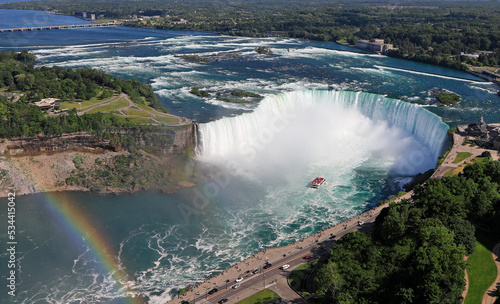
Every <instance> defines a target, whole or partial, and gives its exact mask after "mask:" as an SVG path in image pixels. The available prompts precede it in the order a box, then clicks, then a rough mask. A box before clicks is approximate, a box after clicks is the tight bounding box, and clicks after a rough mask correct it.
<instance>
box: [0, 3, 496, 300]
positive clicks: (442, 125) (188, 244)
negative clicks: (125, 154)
mask: <svg viewBox="0 0 500 304" xmlns="http://www.w3.org/2000/svg"><path fill="white" fill-rule="evenodd" d="M7 15H8V18H7ZM0 16H5V18H4V17H2V18H0V23H4V24H0V25H1V26H0V27H1V28H5V27H6V23H7V22H9V23H14V22H16V20H18V21H22V20H35V21H36V22H38V23H42V24H43V23H59V24H64V23H65V22H67V24H77V23H78V22H83V21H82V20H80V19H76V18H73V17H68V16H57V15H44V14H43V13H42V12H31V11H15V12H11V11H6V10H0ZM259 46H265V47H268V48H270V49H271V50H272V54H271V55H263V54H259V53H257V52H255V48H256V47H259ZM20 49H29V50H30V51H31V52H32V53H33V54H35V55H36V57H37V61H36V62H35V65H37V66H55V65H57V66H61V67H69V68H78V67H92V68H96V69H102V70H104V71H106V72H108V73H110V74H111V75H113V76H117V77H121V78H125V79H129V78H137V79H139V80H140V81H142V82H145V83H149V84H151V85H152V87H153V89H154V91H155V93H156V94H157V95H158V97H159V100H160V101H161V103H162V104H163V105H164V106H165V107H166V108H167V109H169V110H170V111H171V113H172V114H176V115H180V116H184V117H187V118H189V119H192V120H193V121H196V122H198V123H199V125H198V134H199V137H198V145H197V147H196V156H194V157H193V158H194V161H195V162H196V163H198V164H199V165H200V166H202V167H203V168H204V169H205V170H206V171H207V173H206V174H207V176H208V177H209V179H208V181H207V182H205V183H201V184H197V185H195V186H194V187H191V188H184V189H181V190H179V191H178V192H177V193H175V194H170V195H163V194H157V193H139V194H136V195H122V196H104V195H95V194H91V193H39V194H34V195H28V196H22V197H21V196H19V197H16V208H17V209H16V218H17V223H16V225H17V226H16V231H17V242H18V243H17V248H16V249H17V255H16V259H17V260H16V261H17V265H19V266H18V269H17V270H18V272H17V275H18V277H17V290H16V292H17V295H16V297H15V298H11V297H9V295H8V294H7V292H3V293H2V294H0V302H2V303H23V304H28V303H29V304H39V303H75V304H76V303H96V304H104V303H143V302H144V303H151V304H160V303H164V302H165V301H167V300H168V299H171V298H172V297H174V296H175V295H176V294H177V292H178V291H179V289H180V288H184V287H187V286H191V285H194V284H197V283H200V282H202V281H203V280H204V279H205V278H206V277H208V276H211V275H214V274H217V273H220V272H221V271H223V270H225V269H226V268H228V267H230V266H232V265H234V264H236V263H238V262H240V261H242V260H244V259H245V258H247V257H249V256H251V255H253V254H255V253H256V252H258V251H260V250H262V249H265V248H269V247H273V246H279V245H284V244H288V243H291V242H294V241H296V240H298V239H300V238H303V237H306V236H308V235H311V234H313V233H316V232H318V231H321V230H323V229H325V228H327V227H329V226H332V225H335V224H336V223H339V222H341V221H343V220H345V219H348V218H352V217H355V216H356V215H358V214H360V213H361V212H363V211H366V210H368V209H370V208H372V207H373V206H375V205H376V204H377V203H378V201H379V200H383V199H386V198H387V197H389V196H391V195H394V194H396V193H397V192H398V191H400V190H401V185H402V184H403V183H404V182H405V181H408V180H409V179H410V178H411V177H413V176H415V175H416V174H418V173H423V172H425V171H426V170H428V169H432V168H434V166H435V165H436V163H437V158H438V156H440V155H441V154H442V153H443V152H444V150H445V149H446V147H447V144H448V142H447V130H448V128H449V127H455V126H457V125H458V124H465V123H468V122H471V121H474V122H475V121H478V120H479V118H480V117H481V116H484V119H485V120H486V121H487V122H493V121H498V117H499V114H500V113H499V111H500V110H499V107H498V103H499V102H500V98H499V97H498V96H497V95H496V91H497V90H498V88H497V87H496V86H495V85H494V84H492V83H489V82H484V81H482V80H480V79H478V78H475V77H474V76H472V75H469V74H466V73H464V72H459V71H455V70H450V69H446V68H441V67H436V66H432V65H427V64H421V63H415V62H408V61H404V60H399V59H394V58H389V57H386V56H381V55H376V54H371V53H364V52H360V51H359V50H356V49H352V48H349V47H345V46H342V45H338V44H335V43H328V42H324V43H323V42H311V41H301V40H295V39H286V38H250V37H228V36H220V35H216V34H213V33H200V32H178V31H162V30H152V29H141V28H126V27H119V26H116V27H109V28H104V27H103V28H79V29H64V30H63V29H61V30H57V31H56V30H52V31H39V32H33V31H30V32H28V31H26V32H4V33H0V50H1V51H17V50H20ZM193 54H196V55H198V56H202V57H204V58H206V62H198V61H192V60H187V59H186V58H183V57H182V55H193ZM194 86H196V87H199V88H200V89H201V90H206V91H209V92H210V93H212V95H213V96H215V94H216V92H229V91H231V90H234V89H238V90H246V91H250V92H254V93H258V94H260V95H262V96H263V98H262V99H261V100H258V101H255V100H252V101H250V102H249V103H230V102H224V101H220V100H217V99H216V98H215V97H209V98H202V97H198V96H194V95H193V94H191V93H190V91H191V89H192V87H194ZM436 89H439V90H442V89H445V90H448V91H451V92H454V93H456V94H459V95H460V96H461V102H460V103H458V104H456V105H453V106H449V107H442V106H439V105H438V103H437V101H436V100H435V98H434V96H433V92H434V91H435V90H436ZM316 176H322V177H324V178H326V180H327V182H326V184H325V185H324V186H322V187H321V188H320V189H317V190H313V189H308V188H307V187H306V185H307V183H308V182H310V181H311V180H312V179H313V178H315V177H316ZM0 201H1V203H0V219H1V220H2V222H3V223H7V217H8V211H7V210H8V208H7V206H8V203H9V202H8V199H6V198H5V199H1V200H0ZM0 237H1V239H2V242H4V241H6V240H7V230H3V231H0ZM9 258H10V257H9V254H8V253H6V252H2V253H0V264H1V266H0V267H1V274H2V279H3V280H4V282H5V281H7V280H6V279H7V275H6V274H7V273H8V269H7V267H8V261H9ZM117 282H119V283H120V285H121V286H126V287H127V288H126V289H120V288H117V286H118V285H119V284H118V283H117ZM141 301H142V302H141Z"/></svg>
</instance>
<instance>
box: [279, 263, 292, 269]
mask: <svg viewBox="0 0 500 304" xmlns="http://www.w3.org/2000/svg"><path fill="white" fill-rule="evenodd" d="M288 268H290V265H288V264H285V265H283V266H281V267H280V269H281V270H286V269H288Z"/></svg>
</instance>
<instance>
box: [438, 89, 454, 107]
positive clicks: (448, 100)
mask: <svg viewBox="0 0 500 304" xmlns="http://www.w3.org/2000/svg"><path fill="white" fill-rule="evenodd" d="M435 96H436V98H437V100H438V101H439V103H440V104H442V105H445V106H450V105H454V104H456V103H458V102H459V101H460V95H458V94H455V93H450V92H439V93H436V94H435Z"/></svg>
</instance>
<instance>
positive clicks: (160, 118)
mask: <svg viewBox="0 0 500 304" xmlns="http://www.w3.org/2000/svg"><path fill="white" fill-rule="evenodd" d="M155 119H156V120H158V121H159V122H163V123H167V124H168V123H176V122H179V120H178V119H177V118H173V117H168V116H156V117H155Z"/></svg>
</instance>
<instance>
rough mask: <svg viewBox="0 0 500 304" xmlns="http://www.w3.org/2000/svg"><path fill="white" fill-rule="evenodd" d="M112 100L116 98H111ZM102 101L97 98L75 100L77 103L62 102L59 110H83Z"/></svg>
mask: <svg viewBox="0 0 500 304" xmlns="http://www.w3.org/2000/svg"><path fill="white" fill-rule="evenodd" d="M112 98H116V96H113V97H112ZM103 101H104V100H102V99H99V98H97V97H92V98H91V99H89V100H77V101H63V102H62V104H61V109H77V110H83V109H85V108H87V107H90V106H93V105H95V104H96V103H99V102H103Z"/></svg>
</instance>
